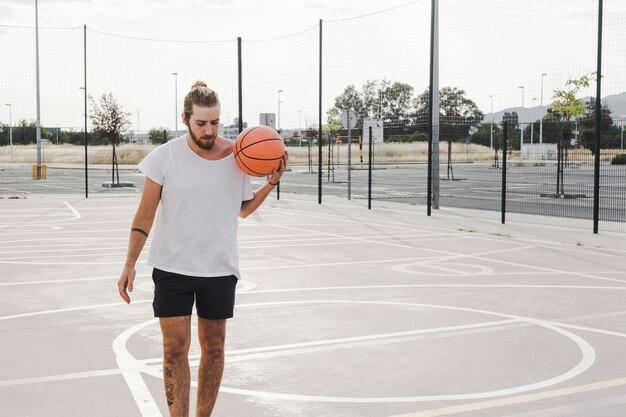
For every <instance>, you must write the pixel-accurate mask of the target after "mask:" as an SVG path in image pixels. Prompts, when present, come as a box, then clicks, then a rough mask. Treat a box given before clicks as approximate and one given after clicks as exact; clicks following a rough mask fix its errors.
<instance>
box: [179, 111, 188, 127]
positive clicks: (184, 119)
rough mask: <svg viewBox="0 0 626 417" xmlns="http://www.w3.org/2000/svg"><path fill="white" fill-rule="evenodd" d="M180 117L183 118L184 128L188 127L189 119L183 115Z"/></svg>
mask: <svg viewBox="0 0 626 417" xmlns="http://www.w3.org/2000/svg"><path fill="white" fill-rule="evenodd" d="M181 117H182V118H183V123H184V124H185V126H187V127H189V119H187V116H186V115H185V113H181Z"/></svg>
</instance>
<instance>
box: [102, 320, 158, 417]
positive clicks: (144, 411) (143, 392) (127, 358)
mask: <svg viewBox="0 0 626 417" xmlns="http://www.w3.org/2000/svg"><path fill="white" fill-rule="evenodd" d="M158 321H159V319H153V320H149V321H147V322H145V323H140V324H138V325H136V326H133V327H130V328H128V329H126V330H125V331H123V332H122V333H121V334H120V335H119V336H117V337H116V338H115V340H114V341H113V345H112V348H113V352H115V360H116V362H117V365H118V366H119V368H120V369H121V370H122V375H123V376H124V380H125V381H126V384H127V385H128V389H129V390H130V392H131V394H132V396H133V399H134V400H135V403H136V404H137V407H139V412H140V413H141V415H142V416H143V417H161V416H162V414H161V411H160V410H159V407H158V406H157V404H156V401H155V400H154V397H153V396H152V394H151V393H150V389H148V386H147V385H146V382H145V381H144V380H143V377H142V376H141V373H142V372H146V370H147V371H149V370H150V369H149V368H148V367H146V366H144V365H143V364H141V362H139V361H137V360H136V359H135V358H134V357H133V356H132V355H131V354H130V353H129V351H128V349H127V348H126V342H127V341H128V339H129V338H130V336H132V335H133V334H134V333H135V332H137V331H139V330H141V329H143V328H144V327H147V326H150V325H152V324H155V323H158ZM146 373H148V372H146Z"/></svg>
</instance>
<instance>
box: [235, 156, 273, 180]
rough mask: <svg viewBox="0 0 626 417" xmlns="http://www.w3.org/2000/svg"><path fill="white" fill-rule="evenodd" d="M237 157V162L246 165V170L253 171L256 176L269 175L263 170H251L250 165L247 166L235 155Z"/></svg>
mask: <svg viewBox="0 0 626 417" xmlns="http://www.w3.org/2000/svg"><path fill="white" fill-rule="evenodd" d="M237 159H238V160H239V162H240V163H241V165H243V166H244V167H246V169H247V170H248V171H250V172H253V173H254V174H256V175H258V176H263V175H269V174H266V173H264V172H258V171H255V170H253V169H252V168H250V167H249V166H248V165H247V164H246V163H245V162H244V161H242V160H241V158H239V157H237Z"/></svg>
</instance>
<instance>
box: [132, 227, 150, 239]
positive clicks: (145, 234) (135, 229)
mask: <svg viewBox="0 0 626 417" xmlns="http://www.w3.org/2000/svg"><path fill="white" fill-rule="evenodd" d="M130 231H131V232H137V233H141V234H142V235H144V236H145V237H148V234H147V233H146V232H145V231H143V230H141V229H140V228H138V227H133V228H132V229H130Z"/></svg>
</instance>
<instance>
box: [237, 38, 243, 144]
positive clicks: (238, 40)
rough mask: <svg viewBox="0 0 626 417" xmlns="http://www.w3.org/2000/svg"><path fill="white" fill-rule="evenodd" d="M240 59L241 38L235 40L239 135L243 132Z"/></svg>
mask: <svg viewBox="0 0 626 417" xmlns="http://www.w3.org/2000/svg"><path fill="white" fill-rule="evenodd" d="M241 61H242V57H241V36H240V37H238V38H237V72H238V75H237V80H238V81H237V82H238V91H239V126H238V129H239V133H241V131H242V130H243V74H242V72H241V68H242V63H241Z"/></svg>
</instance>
